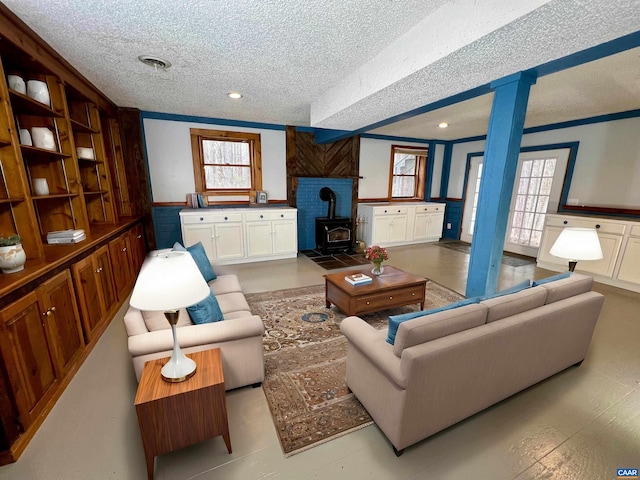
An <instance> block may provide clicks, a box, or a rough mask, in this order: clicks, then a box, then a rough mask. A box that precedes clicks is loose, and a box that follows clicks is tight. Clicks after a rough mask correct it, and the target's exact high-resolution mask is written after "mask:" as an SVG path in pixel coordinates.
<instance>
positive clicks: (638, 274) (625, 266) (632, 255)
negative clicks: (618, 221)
mask: <svg viewBox="0 0 640 480" xmlns="http://www.w3.org/2000/svg"><path fill="white" fill-rule="evenodd" d="M618 280H624V281H625V282H632V283H638V284H640V237H629V239H628V240H627V245H626V246H625V248H624V253H623V254H622V261H621V263H620V271H619V272H618Z"/></svg>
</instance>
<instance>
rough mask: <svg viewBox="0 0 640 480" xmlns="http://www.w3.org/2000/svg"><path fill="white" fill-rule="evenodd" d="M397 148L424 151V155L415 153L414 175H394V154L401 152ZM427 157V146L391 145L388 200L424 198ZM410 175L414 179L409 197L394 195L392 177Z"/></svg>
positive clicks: (407, 200) (404, 200) (405, 200)
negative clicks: (413, 187) (413, 186)
mask: <svg viewBox="0 0 640 480" xmlns="http://www.w3.org/2000/svg"><path fill="white" fill-rule="evenodd" d="M399 150H410V151H411V150H415V151H420V152H425V154H424V155H416V171H415V175H395V174H394V166H395V156H396V153H402V152H400V151H399ZM428 157H429V146H428V145H425V146H422V147H418V146H415V145H391V158H390V161H389V192H388V199H389V201H390V202H415V201H417V200H420V201H422V200H424V198H425V197H424V191H425V186H426V182H427V161H428ZM401 176H403V177H404V176H411V177H414V178H415V179H416V180H415V191H414V192H413V196H411V197H394V196H393V179H394V178H395V177H401Z"/></svg>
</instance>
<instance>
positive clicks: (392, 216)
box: [358, 202, 445, 247]
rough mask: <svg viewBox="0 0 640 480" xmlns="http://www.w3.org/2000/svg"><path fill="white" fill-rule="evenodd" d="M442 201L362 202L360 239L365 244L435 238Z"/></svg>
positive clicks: (439, 233) (441, 219) (439, 229)
mask: <svg viewBox="0 0 640 480" xmlns="http://www.w3.org/2000/svg"><path fill="white" fill-rule="evenodd" d="M444 208H445V204H442V203H426V202H420V203H382V204H375V203H374V204H372V203H361V204H359V205H358V218H359V222H361V223H362V224H363V227H362V230H361V231H362V237H363V238H362V239H361V240H362V241H364V242H365V244H366V245H367V246H371V245H381V246H383V247H388V246H393V245H408V244H411V243H423V242H433V241H438V240H439V239H440V238H441V237H442V224H443V222H444Z"/></svg>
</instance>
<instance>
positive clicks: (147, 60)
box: [138, 55, 171, 70]
mask: <svg viewBox="0 0 640 480" xmlns="http://www.w3.org/2000/svg"><path fill="white" fill-rule="evenodd" d="M138 60H140V61H141V62H142V63H144V64H145V65H149V66H150V67H153V68H155V69H156V70H159V69H161V70H166V69H167V68H169V67H170V66H171V62H168V61H166V60H163V59H162V58H158V57H154V56H153V55H140V56H139V57H138Z"/></svg>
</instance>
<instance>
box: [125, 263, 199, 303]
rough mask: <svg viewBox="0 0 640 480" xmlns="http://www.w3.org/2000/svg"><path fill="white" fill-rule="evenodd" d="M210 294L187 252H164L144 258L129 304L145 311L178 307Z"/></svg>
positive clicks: (197, 300) (195, 301) (196, 301)
mask: <svg viewBox="0 0 640 480" xmlns="http://www.w3.org/2000/svg"><path fill="white" fill-rule="evenodd" d="M210 293H211V289H210V288H209V285H207V282H205V280H204V277H203V276H202V274H201V273H200V270H199V269H198V266H197V265H196V262H195V261H194V260H193V257H191V254H190V253H189V252H166V253H162V254H160V255H158V256H156V257H147V258H146V260H145V261H144V264H143V265H142V268H141V269H140V274H139V275H138V279H137V280H136V285H135V287H133V293H132V294H131V300H130V301H129V304H130V305H131V306H132V307H134V308H137V309H139V310H144V311H154V310H159V311H167V310H177V309H180V308H183V307H189V306H191V305H193V304H195V303H198V302H199V301H201V300H203V299H204V298H205V297H207V296H208V295H209V294H210Z"/></svg>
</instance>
